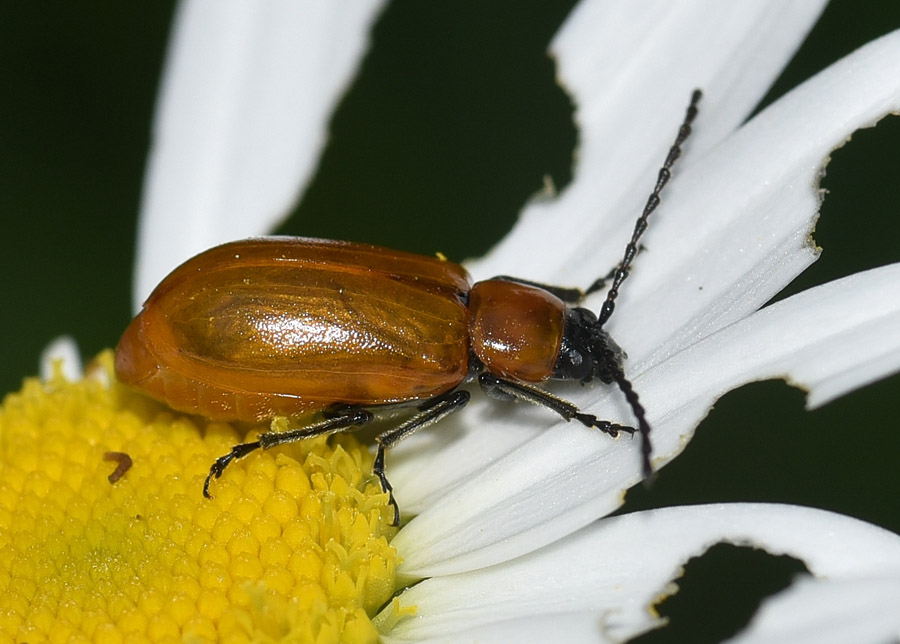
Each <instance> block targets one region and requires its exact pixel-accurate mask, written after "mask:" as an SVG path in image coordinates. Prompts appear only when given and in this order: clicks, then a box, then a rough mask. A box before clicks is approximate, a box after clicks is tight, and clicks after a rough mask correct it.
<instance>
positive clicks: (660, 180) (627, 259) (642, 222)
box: [597, 89, 703, 433]
mask: <svg viewBox="0 0 900 644" xmlns="http://www.w3.org/2000/svg"><path fill="white" fill-rule="evenodd" d="M702 96H703V92H701V91H700V90H699V89H695V90H694V92H693V94H691V102H690V104H689V105H688V108H687V111H686V112H685V114H684V121H682V123H681V127H680V128H678V136H677V137H675V142H674V143H673V144H672V147H670V148H669V153H668V154H667V155H666V161H665V163H663V166H662V168H660V169H659V175H658V176H657V178H656V186H655V187H654V188H653V192H651V193H650V197H649V198H648V199H647V205H645V206H644V212H642V213H641V216H640V217H638V220H637V222H636V223H635V224H634V232H633V233H632V235H631V240H630V241H629V242H628V245H627V246H625V255H624V257H623V258H622V262H621V263H620V264H619V266H618V268H616V271H615V275H614V276H613V283H612V286H610V287H609V291H607V293H606V301H605V302H604V303H603V306H602V307H601V309H600V315H599V316H597V317H598V320H599V322H600V326H603V325H604V324H606V322H607V321H608V320H609V318H610V316H611V315H612V314H613V311H614V310H615V308H616V298H617V297H618V295H619V287H621V286H622V282H624V281H625V278H626V277H628V269H629V268H630V267H631V262H632V260H634V255H635V253H637V250H638V241H639V240H640V238H641V236H642V235H643V234H644V231H645V230H647V220H648V219H649V217H650V215H651V214H653V211H654V210H656V208H657V206H659V202H660V199H659V194H660V193H661V192H662V189H663V188H665V186H666V184H667V183H668V182H669V179H670V178H671V177H672V166H673V165H675V161H677V160H678V157H680V156H681V146H682V145H684V142H685V141H686V140H687V138H688V137H689V136H690V135H691V124H692V123H693V122H694V119H695V118H697V104H698V103H699V102H700V98H701V97H702ZM620 386H621V385H620ZM622 391H623V392H624V391H625V390H624V389H623V390H622ZM641 431H642V433H643V430H641Z"/></svg>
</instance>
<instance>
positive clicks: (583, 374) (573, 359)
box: [554, 348, 594, 380]
mask: <svg viewBox="0 0 900 644" xmlns="http://www.w3.org/2000/svg"><path fill="white" fill-rule="evenodd" d="M593 366H594V361H593V360H591V358H590V356H586V355H585V354H584V353H583V352H581V351H579V350H578V349H574V348H569V349H567V350H565V351H561V352H560V354H559V358H558V359H557V362H556V370H555V373H554V376H555V377H556V378H560V379H572V380H584V379H585V378H588V377H590V376H591V371H592V369H593Z"/></svg>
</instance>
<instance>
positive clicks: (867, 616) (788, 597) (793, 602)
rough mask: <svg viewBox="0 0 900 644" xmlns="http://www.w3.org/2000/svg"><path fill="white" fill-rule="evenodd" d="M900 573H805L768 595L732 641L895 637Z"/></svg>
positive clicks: (830, 643)
mask: <svg viewBox="0 0 900 644" xmlns="http://www.w3.org/2000/svg"><path fill="white" fill-rule="evenodd" d="M898 605H900V576H898V575H897V574H896V571H895V574H893V575H876V576H871V577H864V578H861V579H839V580H834V579H830V580H821V579H809V578H804V579H800V580H798V581H797V583H796V584H794V586H792V587H791V588H788V589H787V590H785V591H784V592H782V593H779V594H778V595H776V596H774V597H771V598H769V599H768V600H766V601H765V602H764V603H763V605H762V608H760V611H759V612H758V613H757V615H756V617H754V619H753V621H752V622H751V623H750V626H749V627H748V628H747V630H746V631H744V632H743V633H741V634H740V635H738V636H737V637H735V638H733V639H730V640H728V642H729V644H772V643H773V642H775V643H777V642H785V643H790V644H806V643H808V644H845V643H846V642H895V641H897V635H898V633H900V612H898V611H897V606H898Z"/></svg>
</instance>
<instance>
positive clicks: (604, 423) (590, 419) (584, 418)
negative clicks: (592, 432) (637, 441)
mask: <svg viewBox="0 0 900 644" xmlns="http://www.w3.org/2000/svg"><path fill="white" fill-rule="evenodd" d="M572 418H573V419H574V420H577V421H578V422H580V423H581V424H582V425H584V426H586V427H593V428H595V429H599V430H600V431H601V432H603V433H604V434H608V435H609V436H612V437H613V438H618V437H619V432H623V433H625V434H628V435H629V436H632V435H634V433H635V432H636V431H637V430H636V429H635V428H634V427H629V426H628V425H619V424H617V423H611V422H609V421H608V420H600V419H599V418H597V417H596V416H594V415H592V414H583V413H581V412H578V413H576V414H575V415H574V416H572Z"/></svg>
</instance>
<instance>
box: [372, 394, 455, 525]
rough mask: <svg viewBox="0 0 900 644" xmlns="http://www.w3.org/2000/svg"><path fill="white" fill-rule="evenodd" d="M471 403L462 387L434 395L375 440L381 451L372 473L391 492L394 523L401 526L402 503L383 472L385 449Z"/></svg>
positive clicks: (378, 453)
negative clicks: (397, 498)
mask: <svg viewBox="0 0 900 644" xmlns="http://www.w3.org/2000/svg"><path fill="white" fill-rule="evenodd" d="M468 402H469V392H468V391H465V390H461V389H460V390H455V391H450V392H448V393H446V394H442V395H440V396H437V397H435V398H431V399H429V400H427V401H425V402H424V403H422V404H421V405H419V407H418V413H416V414H415V415H414V416H412V417H410V418H408V419H406V420H405V421H403V422H402V423H400V424H399V425H397V426H396V427H393V428H391V429H389V430H387V431H385V432H382V433H381V434H379V435H378V436H376V437H375V441H376V442H377V443H378V452H377V453H376V454H375V464H374V465H373V466H372V472H373V473H374V474H375V476H377V477H378V480H379V481H381V489H382V490H384V491H385V492H387V493H388V495H389V497H390V503H391V505H392V506H394V521H393V522H392V523H391V525H393V526H397V525H400V506H398V505H397V501H396V500H395V499H394V492H393V489H394V488H392V487H391V484H390V483H389V482H388V480H387V477H386V476H385V474H384V452H385V450H388V449H390V448H392V447H393V446H394V445H396V444H397V443H399V442H400V441H402V440H403V439H404V438H407V437H409V436H412V435H413V434H414V433H415V432H417V431H419V430H420V429H423V428H425V427H428V425H431V424H433V423H436V422H438V421H439V420H441V419H443V418H444V417H445V416H448V415H449V414H452V413H453V412H455V411H459V410H460V409H462V408H463V407H465V406H466V404H468Z"/></svg>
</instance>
